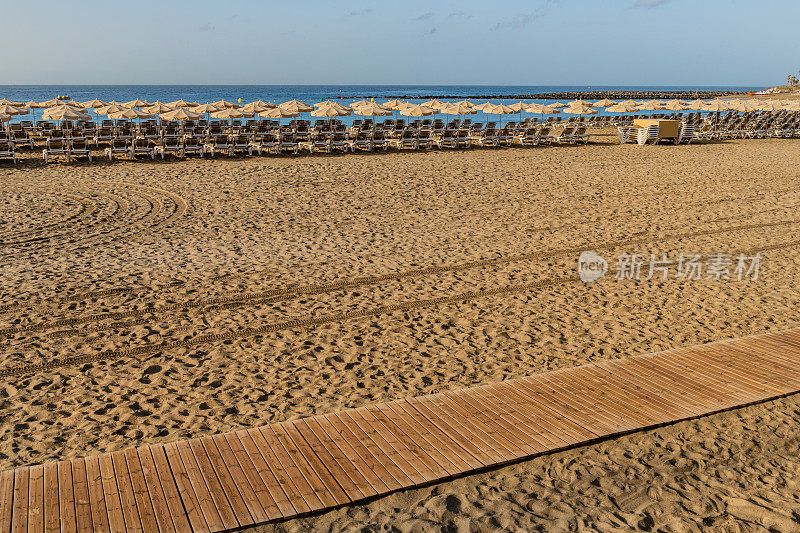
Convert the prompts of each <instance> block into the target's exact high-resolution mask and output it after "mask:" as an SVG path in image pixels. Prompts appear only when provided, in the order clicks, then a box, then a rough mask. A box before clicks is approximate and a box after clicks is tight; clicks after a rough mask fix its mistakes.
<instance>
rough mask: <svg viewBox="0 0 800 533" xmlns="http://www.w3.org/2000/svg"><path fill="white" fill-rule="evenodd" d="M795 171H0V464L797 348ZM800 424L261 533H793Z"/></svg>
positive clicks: (434, 159)
mask: <svg viewBox="0 0 800 533" xmlns="http://www.w3.org/2000/svg"><path fill="white" fill-rule="evenodd" d="M23 158H31V159H37V160H40V159H41V156H40V154H39V155H37V154H35V153H34V154H31V153H25V152H23ZM798 168H800V152H798V150H797V142H796V139H753V140H745V139H735V140H726V141H724V142H716V141H715V142H707V143H700V144H691V145H689V146H668V145H659V146H638V145H620V144H618V142H617V139H616V132H615V131H611V130H608V131H605V132H603V133H600V134H598V133H593V135H592V141H591V142H590V143H589V145H588V146H563V147H557V146H553V147H536V148H513V149H474V150H467V151H461V150H458V151H456V150H453V151H441V152H439V151H434V152H410V153H393V152H390V153H374V154H348V155H335V156H325V155H314V156H302V157H291V156H287V157H252V158H226V157H218V158H216V159H215V160H213V161H212V160H207V159H191V160H183V161H176V160H168V161H164V162H162V161H155V162H153V161H150V160H149V159H148V160H140V161H136V162H129V161H118V162H116V163H113V164H109V163H106V162H105V161H100V162H98V161H96V162H94V163H91V164H88V163H85V164H84V163H72V164H70V165H63V164H50V165H44V164H43V163H41V162H39V161H23V164H21V165H18V166H17V167H14V166H12V165H11V163H10V162H6V161H0V191H2V196H1V197H2V198H3V206H2V209H0V256H2V258H3V270H2V279H3V283H2V287H0V291H1V292H2V294H0V371H2V370H12V375H10V376H8V377H4V378H3V380H2V383H0V469H6V468H11V467H14V466H18V465H23V464H35V463H41V462H44V461H48V460H52V459H65V458H70V457H80V456H85V455H88V454H92V453H97V452H101V451H112V450H118V449H123V448H127V447H130V446H134V445H140V444H146V443H156V442H158V443H161V442H168V441H173V440H177V439H182V438H187V437H194V436H200V435H205V434H210V433H216V432H221V431H228V430H232V429H237V428H242V427H250V426H257V425H262V424H266V423H270V422H277V421H283V420H293V419H296V418H300V417H306V416H309V415H312V414H319V413H327V412H333V411H336V410H340V409H343V408H347V407H356V406H361V405H365V404H369V403H374V402H378V401H385V400H392V399H396V398H401V397H407V396H416V395H421V394H429V393H433V392H437V391H442V390H452V389H457V388H462V387H468V386H472V385H476V384H481V383H489V382H494V381H500V380H504V379H509V378H512V377H518V376H524V375H527V374H531V373H537V372H544V371H548V370H553V369H557V368H563V367H568V366H574V365H580V364H583V363H585V362H588V361H597V360H602V359H610V358H621V357H628V356H631V355H634V354H641V353H647V352H653V351H658V350H663V349H669V348H676V347H681V346H688V345H693V344H698V343H705V342H709V341H714V340H720V339H725V338H731V337H739V336H743V335H749V334H754V333H760V332H765V331H777V330H781V329H786V328H790V327H796V326H798V325H800V320H798V318H797V312H796V310H797V308H798V305H800V291H799V290H798V288H800V278H799V277H798V275H797V268H798V259H800V237H798V236H797V233H798V229H800V216H798V215H797V212H798V209H797V207H798V205H800V171H799V170H798ZM582 250H594V251H596V252H597V253H599V254H600V255H602V256H604V257H605V258H606V259H607V260H608V262H609V264H610V265H611V267H612V269H613V268H614V265H615V263H616V259H617V257H618V256H619V255H620V254H625V253H627V254H632V253H639V254H645V256H647V257H649V255H650V254H651V253H655V254H659V255H660V254H663V253H666V254H669V256H670V257H677V256H678V254H681V253H684V254H689V253H702V254H712V253H730V254H738V253H740V252H744V253H746V254H748V255H753V254H755V253H760V254H761V272H760V276H759V277H758V279H757V280H755V281H748V280H743V281H738V280H736V279H731V280H725V281H714V280H706V279H702V280H697V281H686V280H676V279H669V280H666V281H664V280H661V279H660V278H658V279H653V280H646V279H644V277H646V276H643V277H642V279H641V280H639V281H635V280H617V279H615V278H614V276H613V272H610V273H609V274H608V275H607V276H606V277H605V278H603V279H601V280H599V281H597V282H594V283H591V284H585V283H583V282H581V281H580V280H578V279H577V278H576V270H575V266H576V261H577V257H578V254H579V253H580V251H582ZM534 283H536V284H537V285H536V286H533V287H532V286H531V284H534ZM288 321H291V322H288ZM215 336H216V337H215ZM162 343H167V347H166V349H165V347H164V346H163V345H162ZM68 358H69V359H68ZM43 363H44V364H48V365H50V367H51V368H49V369H45V370H41V371H36V372H32V373H31V372H27V371H26V366H27V365H37V364H43ZM65 363H70V364H65ZM798 421H800V407H799V406H798V397H797V396H790V397H787V398H785V399H781V400H777V401H774V402H770V403H767V404H762V405H754V406H750V407H746V408H743V409H739V410H735V411H731V412H727V413H723V414H719V415H714V416H711V417H706V418H702V419H699V420H694V421H689V422H682V423H679V424H676V425H673V426H669V427H665V428H660V429H656V430H653V431H648V432H643V433H637V434H632V435H628V436H625V437H620V438H617V439H612V440H608V441H605V442H602V443H600V444H596V445H591V446H586V447H581V448H577V449H574V450H570V451H565V452H560V453H557V454H553V455H548V456H543V457H539V458H535V459H533V460H530V461H526V462H523V463H520V464H516V465H511V466H507V467H504V468H502V469H497V470H493V471H489V472H485V473H480V474H476V475H471V476H467V477H464V478H461V479H457V480H454V481H449V482H446V483H442V484H439V485H435V486H432V487H428V488H423V489H416V490H410V491H405V492H402V493H398V494H394V495H390V496H388V497H385V498H381V499H378V500H375V501H372V502H368V503H366V504H363V505H357V506H353V507H348V508H344V509H339V510H334V511H331V512H328V513H325V514H322V515H319V516H314V517H310V518H303V519H298V520H291V521H288V522H285V523H282V524H277V525H270V526H263V527H261V528H257V529H258V530H259V531H261V530H263V531H272V530H279V531H284V530H286V531H301V530H307V529H315V530H331V531H352V530H361V528H366V529H367V530H386V529H388V530H392V529H394V530H400V531H429V530H444V531H494V530H497V529H498V528H501V529H507V530H518V531H533V530H542V531H560V530H601V531H614V530H630V529H632V528H639V529H645V530H647V529H650V530H664V531H699V530H717V531H763V530H770V529H772V530H776V531H791V530H796V529H797V527H798V521H800V514H798V511H797V510H798V509H800V487H799V486H798V482H797V479H796V477H797V476H796V472H797V469H798V467H800V461H798V459H797V454H798V443H799V442H800V438H799V437H798V432H797V423H798ZM659 528H660V529H659Z"/></svg>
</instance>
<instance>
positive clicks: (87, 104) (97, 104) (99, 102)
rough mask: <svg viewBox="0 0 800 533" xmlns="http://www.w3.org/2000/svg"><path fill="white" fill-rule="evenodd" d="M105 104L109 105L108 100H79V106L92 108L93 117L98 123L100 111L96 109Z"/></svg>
mask: <svg viewBox="0 0 800 533" xmlns="http://www.w3.org/2000/svg"><path fill="white" fill-rule="evenodd" d="M107 105H109V103H108V102H104V101H102V100H98V99H97V98H95V99H94V100H89V101H88V102H81V107H83V108H86V109H93V110H94V117H95V120H97V122H98V123H99V122H100V113H98V112H97V110H98V109H99V108H101V107H106V106H107Z"/></svg>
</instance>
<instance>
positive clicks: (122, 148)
mask: <svg viewBox="0 0 800 533" xmlns="http://www.w3.org/2000/svg"><path fill="white" fill-rule="evenodd" d="M105 153H106V156H108V160H109V161H113V160H114V154H126V155H127V156H128V157H130V155H131V149H130V142H129V141H128V140H127V139H111V146H109V147H108V148H106V150H105Z"/></svg>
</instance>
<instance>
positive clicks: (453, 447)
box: [0, 328, 800, 533]
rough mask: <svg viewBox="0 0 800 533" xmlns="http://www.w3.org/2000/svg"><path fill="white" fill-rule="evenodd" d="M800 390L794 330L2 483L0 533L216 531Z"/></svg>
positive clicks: (95, 460) (30, 472)
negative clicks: (42, 532) (38, 532)
mask: <svg viewBox="0 0 800 533" xmlns="http://www.w3.org/2000/svg"><path fill="white" fill-rule="evenodd" d="M795 392H800V328H796V329H793V330H789V331H787V332H780V333H775V334H764V335H759V336H753V337H748V338H744V339H736V340H730V341H723V342H718V343H711V344H708V345H704V346H698V347H689V348H681V349H677V350H670V351H666V352H659V353H655V354H646V355H642V356H636V357H632V358H628V359H621V360H615V361H604V362H601V363H592V364H588V365H583V366H582V367H575V368H567V369H562V370H558V371H554V372H548V373H545V374H541V375H534V376H529V377H526V378H520V379H515V380H510V381H507V382H502V383H494V384H487V385H481V386H477V387H472V388H470V389H462V390H456V391H450V392H443V393H438V394H434V395H429V396H424V397H419V398H411V399H408V400H399V401H394V402H389V403H385V404H377V405H371V406H367V407H361V408H358V409H350V410H346V411H342V412H339V413H333V414H329V415H321V416H316V417H310V418H306V419H302V420H298V421H295V422H283V423H279V424H273V425H271V426H264V427H261V428H252V429H249V430H240V431H237V432H231V433H225V434H220V435H215V436H213V437H203V438H200V439H192V440H189V441H179V442H176V443H172V444H167V445H163V446H161V445H159V446H146V447H143V448H138V449H130V450H126V451H125V452H114V453H112V454H102V455H99V456H90V457H88V458H86V459H76V460H71V461H61V462H58V463H48V464H47V465H44V466H42V465H37V466H33V467H22V468H18V469H15V470H10V471H6V472H2V473H0V533H3V532H8V531H20V532H27V531H43V530H46V531H56V530H58V531H63V532H76V533H77V532H78V531H145V532H149V531H172V530H175V531H181V532H184V531H200V532H209V533H210V532H211V531H223V530H230V529H239V528H241V527H246V526H249V525H254V524H260V523H262V522H266V521H270V520H277V519H282V518H290V517H295V516H298V515H301V514H305V513H308V512H310V511H313V510H322V509H329V508H332V507H335V506H338V505H342V504H346V503H350V502H353V501H357V500H360V499H364V498H368V497H372V496H376V495H381V494H386V493H388V492H391V491H393V490H397V489H403V488H409V487H413V486H417V485H421V484H424V483H428V482H432V481H437V480H440V479H445V478H447V477H450V476H453V475H459V474H464V473H467V472H470V471H473V470H476V469H480V468H483V467H488V466H493V465H496V464H500V463H503V462H507V461H510V460H520V459H524V458H526V457H530V456H532V455H537V454H540V453H545V452H548V451H553V450H557V449H561V448H564V447H566V446H571V445H575V444H579V443H582V442H590V441H593V440H596V439H598V438H600V437H602V436H607V435H611V434H615V433H618V432H621V431H633V430H637V429H642V428H646V427H651V426H653V425H657V424H662V423H669V422H674V421H677V420H683V419H686V418H692V417H695V416H700V415H703V414H708V413H711V412H715V411H720V410H724V409H728V408H732V407H738V406H741V405H745V404H747V403H751V402H754V401H761V400H766V399H771V398H775V397H778V396H781V395H783V394H791V393H795Z"/></svg>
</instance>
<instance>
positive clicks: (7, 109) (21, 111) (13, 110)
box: [0, 104, 29, 115]
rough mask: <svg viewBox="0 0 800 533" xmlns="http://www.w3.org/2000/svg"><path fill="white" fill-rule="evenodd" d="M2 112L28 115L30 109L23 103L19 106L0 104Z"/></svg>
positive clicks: (0, 111)
mask: <svg viewBox="0 0 800 533" xmlns="http://www.w3.org/2000/svg"><path fill="white" fill-rule="evenodd" d="M0 113H2V114H3V115H27V114H28V113H29V111H28V110H27V109H25V106H24V105H22V104H20V106H19V107H16V106H12V105H9V104H0Z"/></svg>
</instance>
